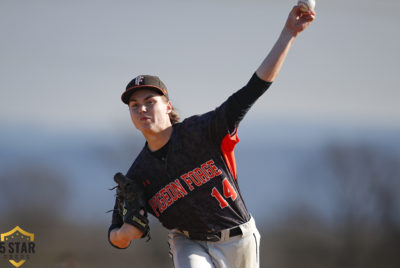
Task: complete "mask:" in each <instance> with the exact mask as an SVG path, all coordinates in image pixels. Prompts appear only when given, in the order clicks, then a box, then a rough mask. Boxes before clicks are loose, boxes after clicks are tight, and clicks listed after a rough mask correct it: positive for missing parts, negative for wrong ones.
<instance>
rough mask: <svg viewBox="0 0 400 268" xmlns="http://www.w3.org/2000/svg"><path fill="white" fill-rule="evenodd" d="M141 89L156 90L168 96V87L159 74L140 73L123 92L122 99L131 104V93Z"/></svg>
mask: <svg viewBox="0 0 400 268" xmlns="http://www.w3.org/2000/svg"><path fill="white" fill-rule="evenodd" d="M139 89H150V90H154V91H156V92H158V93H161V94H162V95H164V96H166V97H167V98H168V91H167V87H166V86H165V85H164V83H163V82H162V81H161V80H160V78H159V77H158V76H154V75H139V76H137V77H135V78H133V79H132V81H130V82H129V84H128V85H127V86H126V90H125V92H124V93H122V96H121V100H122V102H123V103H125V104H129V98H130V97H131V95H132V94H133V93H134V92H136V91H137V90H139Z"/></svg>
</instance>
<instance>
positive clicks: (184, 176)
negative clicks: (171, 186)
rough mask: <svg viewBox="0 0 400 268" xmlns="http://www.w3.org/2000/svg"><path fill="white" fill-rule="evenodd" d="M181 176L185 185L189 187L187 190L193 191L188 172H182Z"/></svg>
mask: <svg viewBox="0 0 400 268" xmlns="http://www.w3.org/2000/svg"><path fill="white" fill-rule="evenodd" d="M181 178H182V179H183V180H184V181H185V183H186V185H187V186H188V187H189V190H190V191H193V189H194V187H193V186H192V181H191V180H190V179H189V178H188V174H187V173H185V174H183V175H182V176H181Z"/></svg>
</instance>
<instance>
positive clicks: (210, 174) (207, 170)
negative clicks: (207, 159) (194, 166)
mask: <svg viewBox="0 0 400 268" xmlns="http://www.w3.org/2000/svg"><path fill="white" fill-rule="evenodd" d="M201 169H202V170H203V171H204V173H205V174H206V175H207V176H208V178H209V179H212V178H214V177H215V173H214V172H213V170H212V169H211V168H209V167H208V165H207V164H202V165H201Z"/></svg>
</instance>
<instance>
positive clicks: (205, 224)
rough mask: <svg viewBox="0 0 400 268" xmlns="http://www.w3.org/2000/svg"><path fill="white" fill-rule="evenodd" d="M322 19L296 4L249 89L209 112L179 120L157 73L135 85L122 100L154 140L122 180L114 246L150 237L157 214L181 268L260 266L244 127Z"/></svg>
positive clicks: (113, 226)
mask: <svg viewBox="0 0 400 268" xmlns="http://www.w3.org/2000/svg"><path fill="white" fill-rule="evenodd" d="M314 17H315V12H314V11H307V12H305V11H301V10H300V7H299V6H294V7H293V9H292V10H291V12H290V14H289V16H288V18H287V21H286V23H285V26H284V28H283V30H282V33H281V35H280V36H279V39H278V40H277V42H276V44H275V45H274V47H273V48H272V50H271V51H270V53H269V54H268V56H267V57H266V58H265V59H264V61H263V62H262V63H261V65H260V67H259V68H258V69H257V70H256V72H255V73H254V74H253V76H252V77H251V78H250V80H249V82H248V83H247V85H245V86H244V87H243V88H241V89H240V90H238V91H237V92H236V93H234V94H233V95H231V96H230V97H229V98H228V99H227V100H226V101H225V102H224V103H222V104H221V105H220V106H219V107H217V108H216V109H215V110H213V111H210V112H208V113H205V114H202V115H196V116H192V117H189V118H187V119H185V120H183V121H182V122H178V121H179V119H178V116H177V114H176V113H175V111H174V108H173V106H172V104H171V102H170V101H169V96H168V91H167V88H166V86H165V85H164V83H163V82H162V81H161V80H160V79H159V78H158V77H157V76H151V75H140V76H138V77H136V78H135V79H133V80H132V81H131V82H130V83H129V84H128V85H127V87H126V90H125V92H124V93H123V94H122V97H121V98H122V101H123V102H124V103H125V104H127V105H128V106H129V111H130V115H131V119H132V122H133V124H134V125H135V127H136V128H137V129H138V130H139V131H140V132H141V133H142V134H143V136H144V137H145V139H146V143H145V145H144V147H143V149H142V151H141V152H140V153H139V155H138V156H137V158H136V159H135V161H134V162H133V164H132V166H131V167H130V169H129V170H128V172H127V174H126V175H125V176H124V175H123V174H121V173H118V174H116V175H115V177H114V179H115V181H116V182H117V183H118V187H117V198H116V202H115V207H114V212H113V216H112V224H111V226H110V228H109V232H108V236H109V241H110V243H111V245H113V246H114V247H117V248H121V249H122V248H127V247H129V245H130V243H131V241H132V240H135V239H139V238H142V237H145V236H148V234H149V226H148V219H147V213H150V214H152V215H153V216H155V217H156V218H157V219H158V220H159V221H160V222H161V223H162V225H163V226H165V227H166V228H167V229H169V230H170V232H169V240H168V242H169V246H170V255H171V257H172V260H173V263H174V266H175V267H176V268H187V267H197V268H199V267H201V268H204V267H221V268H223V267H237V268H244V267H259V257H260V256H259V245H260V234H259V232H258V231H257V228H256V224H255V221H254V218H253V217H252V216H251V214H250V213H249V212H248V210H247V208H246V205H245V203H244V201H243V198H242V195H241V193H240V189H239V185H238V177H237V172H236V163H235V156H234V151H233V149H234V147H235V145H236V144H237V143H238V142H239V139H238V137H237V129H238V125H239V123H240V121H241V120H242V119H243V117H244V115H245V114H246V113H247V111H248V110H249V109H250V107H251V106H252V105H253V103H254V102H255V101H256V100H257V99H258V98H259V97H260V96H261V95H262V94H263V93H264V92H265V91H266V90H267V89H268V88H269V87H270V85H271V84H272V81H274V79H275V78H276V76H277V75H278V73H279V70H280V69H281V66H282V63H283V61H284V59H285V57H286V55H287V53H288V51H289V49H290V47H291V45H292V43H293V41H294V40H295V38H296V36H297V35H298V34H299V33H300V32H301V31H303V30H304V29H305V28H307V27H308V26H309V25H310V23H311V22H312V21H313V20H314Z"/></svg>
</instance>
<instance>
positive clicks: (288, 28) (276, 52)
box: [256, 6, 315, 82]
mask: <svg viewBox="0 0 400 268" xmlns="http://www.w3.org/2000/svg"><path fill="white" fill-rule="evenodd" d="M314 18H315V12H314V11H309V12H301V11H300V6H294V7H293V9H292V11H291V12H290V13H289V16H288V18H287V20H286V23H285V27H284V28H283V30H282V32H281V34H280V36H279V38H278V40H277V41H276V43H275V45H274V47H273V48H272V49H271V51H270V52H269V54H268V56H267V57H266V58H265V59H264V61H263V62H262V63H261V65H260V67H258V69H257V71H256V73H257V75H258V77H260V78H261V79H262V80H264V81H268V82H273V81H274V80H275V78H276V76H277V75H278V73H279V71H280V69H281V67H282V64H283V62H284V61H285V58H286V55H287V53H288V52H289V50H290V47H291V46H292V44H293V41H294V40H295V39H296V36H297V35H298V34H299V33H300V32H302V31H303V30H305V29H306V28H307V27H308V26H309V25H310V24H311V22H312V21H313V20H314Z"/></svg>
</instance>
